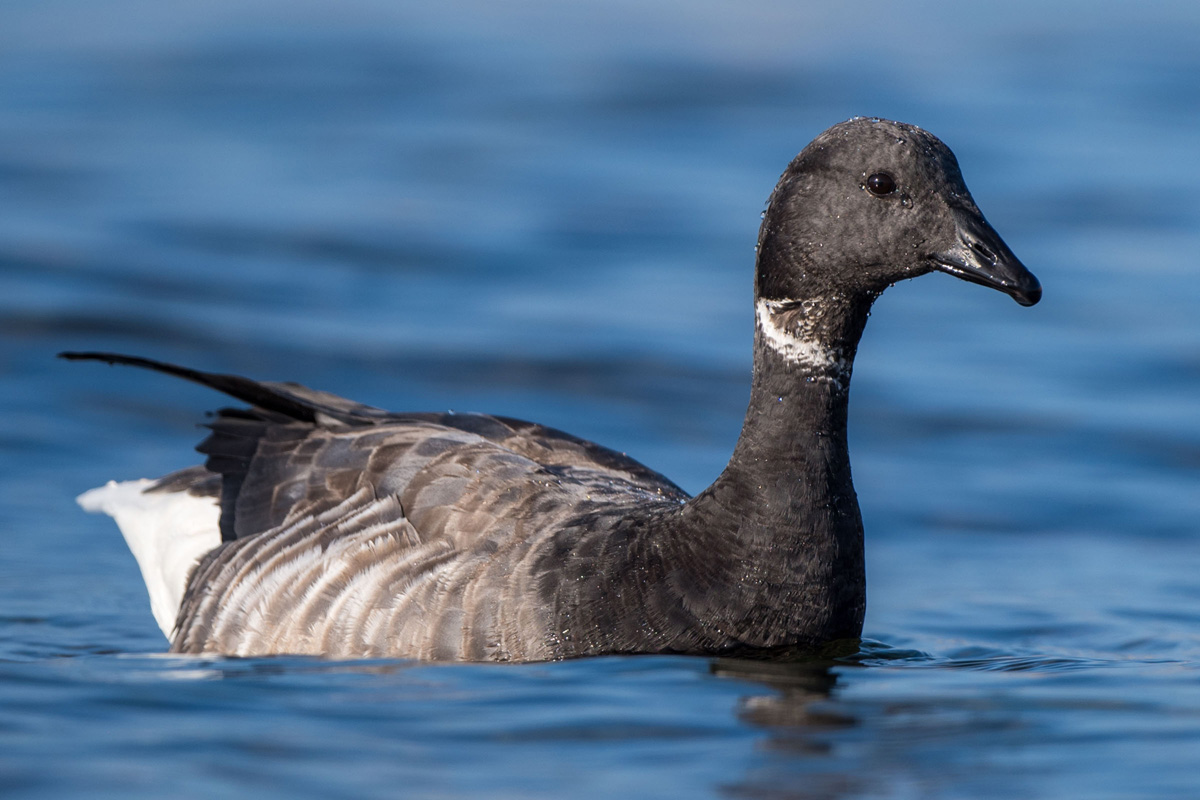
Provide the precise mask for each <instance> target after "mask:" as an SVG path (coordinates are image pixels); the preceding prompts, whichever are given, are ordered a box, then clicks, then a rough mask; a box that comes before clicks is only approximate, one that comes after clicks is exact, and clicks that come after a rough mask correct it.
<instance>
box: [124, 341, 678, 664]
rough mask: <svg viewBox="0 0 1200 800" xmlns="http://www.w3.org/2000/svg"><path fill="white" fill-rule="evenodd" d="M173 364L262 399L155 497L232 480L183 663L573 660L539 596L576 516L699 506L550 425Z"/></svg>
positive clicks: (185, 618) (224, 414) (235, 413)
mask: <svg viewBox="0 0 1200 800" xmlns="http://www.w3.org/2000/svg"><path fill="white" fill-rule="evenodd" d="M104 360H109V361H115V362H118V363H120V362H121V360H122V359H121V357H116V356H104ZM135 363H136V364H137V365H139V366H148V367H150V368H155V369H157V368H159V366H158V365H157V362H149V361H146V360H144V359H138V360H137V361H136V362H135ZM164 366H165V367H166V368H164V369H163V370H162V371H169V372H172V374H177V375H182V376H183V377H186V378H188V379H190V380H195V381H197V382H200V383H205V384H206V385H210V386H214V387H215V388H221V389H222V390H224V391H226V392H229V393H234V394H235V396H239V397H243V398H244V399H247V400H248V401H250V402H253V403H254V406H253V407H252V408H250V409H225V410H222V411H220V412H218V414H217V416H216V418H215V419H214V420H213V421H212V422H211V423H210V424H209V427H210V429H211V434H210V435H209V436H208V438H207V439H205V440H204V442H202V443H201V445H200V446H199V447H198V448H197V449H198V450H199V451H200V452H202V453H204V454H205V455H207V461H206V464H205V469H203V470H197V469H192V470H187V471H185V472H183V473H177V474H175V475H172V476H167V478H164V479H163V480H162V481H160V482H159V484H158V485H157V487H156V489H155V490H157V491H182V490H188V489H190V490H192V491H195V492H204V491H208V492H211V491H212V490H213V489H214V488H215V487H214V482H213V476H214V475H216V476H219V478H220V504H221V517H220V527H221V533H222V540H223V541H222V543H221V545H220V546H219V547H217V548H216V549H215V550H213V551H211V552H210V553H208V554H207V556H205V557H204V558H203V559H202V560H201V562H200V563H199V565H198V566H197V567H196V569H195V570H194V571H193V573H192V575H191V577H190V579H189V582H188V587H187V591H186V593H185V595H184V599H183V603H182V605H181V608H180V612H179V616H178V618H177V622H176V632H175V635H174V637H173V641H172V649H173V650H174V651H176V652H222V653H233V654H239V655H255V654H267V653H285V652H286V653H319V654H324V655H333V656H343V657H344V656H411V657H419V658H433V659H489V660H508V659H522V660H529V659H542V658H554V657H559V656H561V655H562V654H563V653H562V652H561V650H560V649H558V647H559V645H560V644H561V642H560V639H561V637H562V635H563V632H562V631H558V630H555V629H556V628H557V627H560V623H559V621H558V620H557V618H556V616H555V614H556V609H555V608H554V607H553V605H552V604H547V603H545V602H542V601H541V598H542V597H543V596H544V594H545V592H544V589H545V586H544V583H545V581H546V580H547V576H549V577H551V578H553V580H554V581H556V582H557V581H559V580H561V576H558V575H557V574H555V573H556V571H555V570H554V569H553V568H549V569H548V565H550V564H552V563H553V562H554V559H555V556H556V554H558V553H562V552H563V551H564V550H569V549H571V547H572V542H574V541H575V540H576V539H577V538H578V539H579V540H581V541H582V539H583V538H585V537H584V535H583V534H582V533H579V534H576V533H575V531H576V530H579V531H582V530H583V526H580V525H578V524H576V521H578V520H581V519H589V521H590V523H591V524H589V525H588V526H587V528H588V529H589V530H590V533H591V534H593V535H594V534H595V532H596V529H597V526H596V524H595V521H596V519H597V518H598V517H600V518H606V519H612V520H614V521H615V520H619V519H621V518H622V517H624V516H625V514H626V513H627V512H628V511H629V510H631V509H633V508H635V507H636V508H638V509H640V510H642V511H644V510H645V509H646V508H647V507H654V506H661V507H662V508H664V509H670V508H678V507H679V505H680V504H681V503H682V502H683V501H685V500H686V499H687V495H686V493H685V492H683V490H681V489H680V488H679V487H677V486H676V485H675V484H673V483H671V482H670V481H669V480H667V479H666V478H664V477H663V476H661V475H659V474H658V473H656V472H653V471H652V470H649V469H647V468H646V467H644V466H643V465H641V464H639V463H638V462H636V461H634V460H633V459H631V458H629V457H628V456H625V455H624V454H621V453H617V452H615V451H612V450H609V449H607V448H604V447H601V446H599V445H596V444H593V443H591V442H588V441H585V440H582V439H579V438H577V437H574V436H571V435H569V434H566V433H563V432H561V431H558V430H554V429H552V428H546V427H544V426H541V425H536V424H533V423H528V422H522V421H519V420H513V419H508V418H501V417H493V416H489V415H482V414H393V413H387V412H382V411H380V410H379V409H374V408H371V407H369V406H361V405H358V404H353V403H350V402H349V401H344V400H341V399H340V398H336V397H334V396H332V395H327V394H325V393H321V392H314V391H312V390H309V389H306V388H304V387H301V386H297V385H295V384H286V385H281V384H266V383H257V382H252V381H248V380H247V379H244V378H234V377H231V376H212V377H210V376H208V375H207V374H206V373H200V372H195V371H191V370H187V371H183V370H181V369H179V368H173V367H170V365H164ZM231 388H232V389H234V390H236V391H232V392H231ZM304 409H307V410H308V411H305V410H304ZM309 412H311V413H309ZM584 561H585V562H586V558H585V559H584ZM531 601H536V602H531Z"/></svg>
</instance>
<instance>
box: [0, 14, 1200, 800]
mask: <svg viewBox="0 0 1200 800" xmlns="http://www.w3.org/2000/svg"><path fill="white" fill-rule="evenodd" d="M856 114H867V115H879V116H885V117H891V118H895V119H902V120H905V121H908V122H913V123H916V124H918V125H921V126H923V127H926V128H928V129H929V130H931V131H933V132H934V133H936V134H937V135H939V136H940V137H941V138H942V139H944V140H945V141H946V142H947V143H948V144H949V145H950V146H951V147H952V148H953V149H954V150H955V152H956V153H957V154H958V157H959V160H960V163H961V165H962V167H963V172H964V174H965V176H966V179H967V183H968V185H969V186H970V187H971V188H972V191H973V193H974V195H975V198H976V200H977V201H978V202H979V205H980V206H981V208H982V209H983V210H984V213H985V214H987V216H988V218H989V219H990V221H991V222H992V223H993V225H994V226H995V227H996V228H997V229H998V230H999V231H1000V233H1001V235H1002V236H1004V238H1005V239H1006V240H1007V242H1008V243H1009V245H1010V246H1011V247H1012V248H1013V250H1014V251H1016V253H1017V254H1018V255H1019V256H1020V257H1021V258H1022V259H1023V260H1024V262H1025V263H1026V264H1027V265H1028V266H1029V267H1030V268H1031V269H1032V270H1033V271H1034V272H1035V273H1036V274H1037V275H1038V276H1039V277H1040V278H1041V279H1042V282H1043V284H1044V286H1045V290H1046V294H1045V299H1044V301H1043V302H1042V304H1041V305H1039V306H1037V307H1035V308H1033V309H1022V308H1019V307H1018V306H1017V305H1016V304H1015V303H1013V302H1011V301H1010V300H1008V299H1007V298H1005V297H1003V296H1002V295H1000V294H998V293H995V292H989V291H986V290H983V289H981V288H980V287H977V286H970V285H967V284H963V283H960V282H958V281H954V280H952V279H950V278H948V277H946V276H942V275H936V276H931V277H927V278H922V279H920V280H918V281H914V282H910V283H907V284H902V285H900V286H897V287H896V288H895V289H893V290H891V291H890V292H889V293H888V294H887V295H885V296H884V297H883V299H882V300H881V301H880V302H879V303H878V304H877V305H876V308H875V313H874V315H873V317H872V320H871V324H870V325H869V327H868V330H867V334H866V338H865V340H864V343H863V346H862V349H861V350H860V354H859V360H858V364H857V369H856V371H855V386H854V391H853V397H852V408H851V439H852V442H851V444H852V453H853V460H854V468H855V477H856V484H857V488H858V493H859V497H860V501H861V503H862V507H863V513H864V516H865V520H866V526H867V546H868V576H869V593H870V600H869V605H868V614H867V623H866V631H865V635H866V636H867V637H868V641H866V642H865V644H864V647H863V650H862V652H861V653H859V654H858V655H857V656H855V657H852V658H847V659H843V660H841V661H838V662H833V663H830V664H815V665H803V666H792V667H787V668H777V669H771V670H767V669H766V668H764V667H754V666H753V665H747V664H741V663H736V662H710V661H708V660H705V659H689V658H633V659H629V658H624V659H595V660H587V661H579V662H573V663H565V664H552V665H528V666H519V667H488V666H472V665H457V666H455V665H414V664H404V663H376V664H366V665H364V664H353V665H347V664H337V663H323V662H321V661H319V660H305V659H263V660H248V661H245V660H244V661H233V660H221V659H181V658H173V657H166V656H162V655H160V653H161V652H162V650H163V649H164V648H165V641H164V640H163V639H162V637H161V635H160V634H159V632H158V630H157V628H156V627H155V624H154V622H153V619H152V618H151V616H150V612H149V605H148V602H147V600H146V597H145V592H144V589H143V587H142V583H141V580H140V578H139V575H138V573H137V569H136V566H135V564H134V562H133V559H132V557H131V556H130V555H129V554H128V553H127V551H126V549H125V547H124V544H123V543H122V541H121V539H120V536H119V535H118V533H117V531H116V529H115V527H114V526H113V525H112V524H111V522H110V521H109V520H107V519H106V518H97V517H89V516H85V515H83V514H82V512H80V511H79V510H78V509H77V508H76V507H75V506H74V504H73V501H72V498H73V497H74V496H75V495H76V494H77V493H79V492H80V491H82V490H84V489H87V488H89V487H91V486H94V485H98V484H99V483H102V482H103V481H105V480H107V479H109V478H134V477H142V476H154V475H158V474H162V473H164V472H166V471H168V470H171V469H175V468H178V467H182V466H185V465H187V464H190V463H193V462H195V461H196V458H197V456H196V455H195V454H194V453H192V451H191V447H192V446H193V445H194V444H195V442H196V441H197V440H198V439H199V438H200V435H201V432H200V431H198V430H197V429H196V427H195V425H196V423H197V422H198V421H200V420H202V413H203V412H204V411H205V410H206V409H211V408H214V407H216V406H218V405H220V404H221V403H222V402H223V401H222V399H221V398H219V397H217V396H216V395H213V394H211V393H208V392H205V391H204V390H202V389H199V388H196V387H191V386H187V385H183V384H181V383H179V382H176V381H171V380H168V379H165V378H161V377H158V376H153V375H143V374H139V373H138V372H136V371H131V370H110V369H106V368H101V367H97V366H94V365H72V364H67V363H64V362H61V361H56V360H55V359H54V358H53V355H54V353H55V352H57V351H59V350H62V349H67V348H75V349H111V350H118V351H127V352H133V353H138V354H143V355H149V356H154V357H159V358H164V359H167V360H171V361H177V362H182V363H185V364H189V365H193V366H197V367H201V368H207V369H212V370H217V371H227V372H238V373H243V374H248V375H252V376H255V377H260V378H269V379H292V380H297V381H300V382H303V383H305V384H308V385H311V386H315V387H319V388H323V389H328V390H331V391H336V392H338V393H340V394H344V395H347V396H350V397H354V398H356V399H359V400H362V401H365V402H370V403H373V404H376V405H382V406H386V407H390V408H396V409H404V410H438V409H446V408H453V409H457V410H481V411H490V412H498V413H505V414H510V415H513V416H518V417H524V418H529V419H535V420H537V421H540V422H544V423H548V424H551V425H554V426H557V427H561V428H565V429H567V430H569V431H571V432H573V433H576V434H578V435H581V436H585V437H587V438H591V439H595V440H598V441H600V442H602V443H604V444H607V445H609V446H611V447H615V448H617V449H620V450H625V451H628V452H629V453H630V454H632V455H634V456H635V457H637V458H639V459H641V460H643V461H644V462H646V463H647V464H649V465H650V466H652V467H654V468H655V469H658V470H660V471H662V472H664V473H665V474H667V475H669V476H671V477H672V478H674V479H675V480H676V481H678V482H679V483H680V484H681V485H682V486H684V487H685V488H686V489H688V490H690V491H693V492H694V491H697V490H699V489H701V488H703V487H704V486H705V485H706V484H707V482H708V481H710V480H711V479H712V478H713V477H714V476H715V475H716V474H717V473H718V472H719V471H720V469H721V467H722V466H723V465H724V462H725V459H726V458H727V457H728V454H729V452H730V449H731V447H732V445H733V442H734V441H735V439H736V436H737V432H738V428H739V425H740V422H741V416H742V413H743V411H744V404H745V402H746V398H747V392H748V379H749V365H750V351H749V342H750V336H751V330H752V328H751V325H752V312H751V310H750V299H751V271H752V263H753V244H754V239H755V234H756V230H757V225H758V222H759V212H760V210H761V209H762V207H763V204H764V202H765V199H766V197H767V195H768V193H769V192H770V190H771V188H772V186H773V184H774V182H775V179H776V177H777V176H778V174H779V173H780V172H781V171H782V169H783V167H784V166H785V165H786V163H787V162H788V160H789V159H790V158H791V157H792V156H793V155H794V154H795V153H796V152H797V151H798V150H799V149H800V148H801V147H803V145H804V144H806V143H807V142H808V141H809V140H810V139H811V138H812V137H813V136H815V135H816V134H817V133H819V132H820V131H821V130H822V129H824V128H825V127H827V126H828V125H830V124H832V123H834V122H837V121H840V120H842V119H845V118H847V117H849V116H852V115H856ZM1198 132H1200V6H1198V5H1196V4H1195V3H1191V2H1183V1H1182V0H1180V1H1179V2H1159V3H1156V2H1151V3H1144V4H1126V3H1117V2H1081V1H1080V0H1071V1H1068V2H1062V3H1056V4H1049V3H1040V2H1030V1H1029V0H1014V1H1013V2H1010V3H1006V4H996V5H995V6H991V5H983V4H976V5H970V6H969V5H964V4H960V3H949V2H935V1H934V0H921V1H917V2H908V3H904V4H893V3H884V2H867V3H862V2H853V3H829V4H816V3H810V2H751V3H742V4H725V3H717V2H710V0H691V1H690V2H686V3H685V2H678V0H640V1H639V2H636V3H634V2H627V1H625V0H621V1H619V2H610V3H604V4H600V3H575V4H560V3H553V2H547V1H546V0H526V1H525V2H518V3H507V4H493V3H483V2H476V1H473V0H451V2H447V3H439V4H433V3H428V4H404V3H394V2H374V1H373V0H350V1H349V2H344V3H339V4H320V3H308V2H301V3H296V2H288V3H284V2H278V1H277V0H249V1H247V0H239V2H229V0H212V1H211V2H207V3H204V4H183V3H174V2H165V3H164V2H155V3H151V2H142V1H140V0H112V1H111V2H107V3H86V2H81V1H80V0H52V1H49V2H42V3H37V4H32V3H31V4H5V5H4V7H3V9H2V10H0V477H2V480H0V531H3V541H4V546H3V548H2V550H0V794H3V795H4V796H5V797H42V796H46V797H50V796H83V795H85V794H86V795H87V796H91V797H106V796H107V797H164V796H172V797H212V796H218V795H231V796H236V795H250V794H253V795H255V796H279V797H284V796H286V797H331V796H345V797H351V796H355V797H385V796H386V797H392V796H412V797H459V796H480V797H484V796H486V797H513V798H517V797H520V798H530V797H547V798H550V797H597V798H598V797H615V796H629V797H689V796H699V797H725V796H729V797H769V798H783V797H798V798H808V797H819V798H860V797H862V798H926V797H945V798H959V797H975V798H977V797H1005V798H1007V797H1026V798H1034V797H1155V796H1158V797H1164V796H1185V795H1189V794H1192V793H1194V791H1195V790H1196V788H1197V786H1198V785H1200V539H1198V536H1197V533H1198V525H1200V523H1198V522H1197V520H1198V519H1200V491H1198V489H1200V324H1198V323H1197V311H1198V308H1200V276H1198V272H1197V263H1196V261H1197V256H1196V254H1197V253H1198V252H1200V208H1198V200H1197V198H1198V197H1200V195H1198V194H1197V192H1196V185H1197V183H1198V182H1200V158H1198V156H1197V153H1198V152H1200V148H1198V146H1197V145H1198V144H1200V141H1198V139H1200V133H1198Z"/></svg>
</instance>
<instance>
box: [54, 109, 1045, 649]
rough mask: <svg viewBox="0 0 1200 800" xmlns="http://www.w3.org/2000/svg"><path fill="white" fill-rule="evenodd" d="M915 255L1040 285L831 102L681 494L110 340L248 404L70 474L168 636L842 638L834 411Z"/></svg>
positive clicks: (946, 173) (927, 154) (931, 163)
mask: <svg viewBox="0 0 1200 800" xmlns="http://www.w3.org/2000/svg"><path fill="white" fill-rule="evenodd" d="M932 270H940V271H944V272H948V273H950V274H954V275H956V276H958V277H961V278H964V279H966V280H970V281H973V282H976V283H982V284H984V285H988V286H991V287H993V288H997V289H1000V290H1002V291H1005V292H1007V293H1008V294H1010V295H1012V296H1013V297H1014V298H1015V299H1017V300H1018V302H1021V303H1022V304H1025V305H1031V304H1033V303H1035V302H1037V300H1038V298H1039V297H1040V294H1041V289H1040V287H1039V286H1038V283H1037V280H1036V279H1035V278H1034V277H1033V276H1032V275H1031V274H1030V273H1029V272H1028V271H1026V270H1025V268H1024V267H1023V266H1022V265H1021V264H1020V262H1019V261H1018V260H1017V259H1016V257H1015V256H1013V254H1012V253H1011V251H1010V250H1009V249H1008V247H1007V246H1006V245H1005V244H1004V242H1003V241H1002V240H1001V239H1000V237H999V236H998V235H997V234H996V233H995V231H994V230H992V228H991V227H990V226H989V225H988V224H987V222H986V221H985V220H984V218H983V216H982V214H980V212H979V209H978V208H977V207H976V206H975V204H974V201H973V200H972V199H971V196H970V193H969V192H968V191H967V188H966V186H965V184H964V183H963V181H962V177H961V175H960V174H959V171H958V166H957V163H956V161H955V159H954V156H953V154H951V152H950V150H949V149H948V148H946V146H945V145H944V144H942V143H941V142H940V141H938V140H937V139H936V138H935V137H933V136H932V135H931V134H929V133H927V132H925V131H923V130H921V129H919V128H916V127H913V126H910V125H905V124H903V123H897V122H890V121H887V120H880V119H865V118H855V119H852V120H849V121H847V122H844V123H841V124H839V125H835V126H834V127H832V128H830V129H829V130H827V131H825V132H824V133H823V134H821V135H820V136H819V137H817V139H815V140H814V141H813V142H812V143H811V144H810V145H809V146H808V147H806V148H805V149H804V151H803V152H801V154H800V155H799V156H797V157H796V159H795V160H794V161H793V162H792V163H791V164H790V165H789V166H788V169H787V171H785V172H784V174H783V177H782V178H781V179H780V181H779V184H778V185H777V186H776V188H775V191H774V193H773V194H772V196H771V200H770V202H769V204H768V209H767V212H766V214H765V216H764V220H763V224H762V228H761V230H760V234H759V241H758V257H757V264H756V272H755V319H756V330H755V339H754V372H753V379H752V387H751V399H750V404H749V407H748V410H747V414H746V419H745V422H744V425H743V428H742V433H741V436H740V438H739V440H738V443H737V446H736V448H735V450H734V453H733V455H732V457H731V458H730V461H729V464H728V465H727V466H726V468H725V470H724V471H723V472H722V473H721V475H720V476H719V477H718V478H717V480H716V481H715V482H714V483H713V484H712V485H711V486H710V487H708V488H707V489H705V490H704V491H703V492H701V493H699V494H698V495H696V496H695V497H689V496H688V494H687V493H685V492H684V491H683V490H682V489H680V488H679V487H678V486H676V485H675V484H674V483H672V482H671V481H670V480H668V479H667V478H665V477H663V476H662V475H660V474H658V473H656V472H654V471H653V470H651V469H649V468H647V467H645V466H643V465H641V464H640V463H638V462H636V461H634V460H633V459H631V458H629V457H627V456H625V455H623V454H621V453H617V452H614V451H612V450H609V449H607V448H604V447H601V446H599V445H596V444H593V443H591V442H587V441H584V440H581V439H578V438H576V437H573V436H570V435H568V434H566V433H563V432H561V431H557V430H554V429H551V428H547V427H544V426H541V425H537V424H534V423H529V422H522V421H519V420H514V419H508V418H504V417H495V416H489V415H484V414H420V413H411V414H410V413H392V412H387V411H383V410H380V409H377V408H372V407H369V406H363V405H360V404H357V403H353V402H351V401H348V400H345V399H342V398H339V397H336V396H334V395H330V394H327V393H324V392H318V391H314V390H310V389H306V388H304V387H301V386H298V385H296V384H280V383H266V382H258V381H253V380H249V379H246V378H241V377H238V376H230V375H219V374H213V373H204V372H199V371H196V370H191V369H187V368H183V367H178V366H174V365H171V364H165V363H162V362H156V361H151V360H148V359H142V358H137V357H131V356H121V355H115V354H108V353H66V354H63V355H64V356H65V357H67V358H72V359H90V360H101V361H107V362H109V363H122V364H130V365H134V366H141V367H146V368H150V369H155V370H158V371H161V372H165V373H168V374H172V375H176V376H178V377H182V378H185V379H188V380H192V381H196V382H198V383H202V384H204V385H207V386H211V387H213V388H215V389H218V390H220V391H223V392H225V393H227V394H229V395H231V396H233V397H235V398H237V399H239V400H241V401H243V402H245V403H247V404H248V405H249V407H248V408H237V409H223V410H221V411H220V412H218V414H217V416H216V417H215V419H214V420H213V421H212V422H211V424H210V426H209V427H210V428H211V431H212V432H211V434H210V435H209V437H208V438H207V439H206V440H205V441H204V442H203V443H202V444H201V445H200V446H199V447H198V450H199V451H200V452H201V453H203V454H205V455H206V456H207V460H206V462H205V464H204V465H203V466H197V467H194V468H190V469H187V470H184V471H182V472H179V473H175V474H173V475H168V476H167V477H165V478H162V479H160V480H157V481H136V482H125V483H110V484H108V485H107V486H105V487H101V488H99V489H95V490H92V491H91V492H88V493H85V494H84V495H83V496H81V498H80V502H81V504H82V505H84V507H85V508H87V509H89V510H96V511H103V512H105V513H108V514H110V515H112V516H113V517H114V518H115V519H116V520H117V522H118V524H119V526H120V528H121V530H122V532H123V533H124V535H125V537H126V540H127V542H128V543H129V545H130V548H131V549H132V550H133V552H134V555H135V557H136V558H137V560H138V563H139V566H140V567H141V570H142V574H143V576H144V578H145V580H146V584H147V588H148V591H149V593H150V597H151V607H152V610H153V612H154V614H155V618H156V619H157V621H158V623H159V625H160V627H162V629H163V632H164V633H165V634H166V636H167V637H168V639H169V640H170V643H171V650H172V651H173V652H178V653H223V654H230V655H242V656H248V655H267V654H275V653H306V654H317V655H324V656H330V657H338V658H354V657H406V658H421V659H437V660H495V661H531V660H549V659H561V658H569V657H577V656H586V655H598V654H609V653H667V652H671V653H696V654H735V653H740V654H761V653H767V652H774V651H777V650H780V649H787V650H794V649H804V648H810V647H814V646H817V645H820V644H822V643H825V642H829V641H832V640H836V639H844V638H855V637H857V636H859V634H860V632H861V628H862V620H863V614H864V611H865V597H866V589H865V578H864V571H863V564H864V559H863V530H862V520H861V516H860V514H859V509H858V502H857V499H856V496H855V493H854V487H853V484H852V482H851V477H850V460H849V453H848V450H847V445H846V413H847V400H848V393H849V386H850V376H851V371H852V367H853V362H854V355H855V352H856V349H857V346H858V341H859V337H860V336H861V334H862V330H863V326H864V325H865V324H866V319H867V315H868V312H869V310H870V307H871V304H872V303H873V302H874V300H875V299H876V298H877V297H878V296H879V294H880V293H881V292H882V291H883V290H884V289H885V288H886V287H887V286H888V285H890V284H891V283H894V282H895V281H897V280H901V279H904V278H910V277H916V276H918V275H921V274H924V273H926V272H930V271H932Z"/></svg>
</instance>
